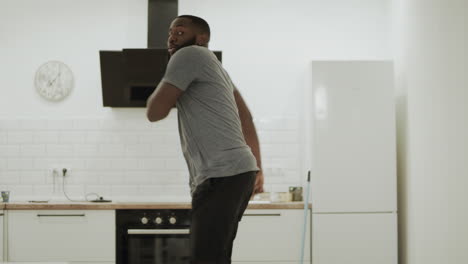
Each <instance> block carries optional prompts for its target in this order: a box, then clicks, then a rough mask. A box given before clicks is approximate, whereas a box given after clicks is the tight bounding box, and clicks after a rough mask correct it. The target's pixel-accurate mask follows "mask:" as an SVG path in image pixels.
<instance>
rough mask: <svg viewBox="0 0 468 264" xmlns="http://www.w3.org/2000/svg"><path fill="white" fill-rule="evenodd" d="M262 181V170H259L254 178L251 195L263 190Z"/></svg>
mask: <svg viewBox="0 0 468 264" xmlns="http://www.w3.org/2000/svg"><path fill="white" fill-rule="evenodd" d="M263 181H264V178H263V172H262V171H259V172H258V173H257V177H256V178H255V185H254V191H253V194H252V196H253V195H255V194H257V193H262V192H263Z"/></svg>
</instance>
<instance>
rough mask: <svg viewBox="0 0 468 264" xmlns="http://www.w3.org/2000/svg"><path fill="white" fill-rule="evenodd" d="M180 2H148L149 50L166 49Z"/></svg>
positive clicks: (151, 0) (158, 0)
mask: <svg viewBox="0 0 468 264" xmlns="http://www.w3.org/2000/svg"><path fill="white" fill-rule="evenodd" d="M177 1H178V0H148V48H166V47H167V44H166V43H167V34H164V33H167V30H168V29H169V26H170V25H171V22H172V20H174V19H175V18H176V17H177V13H178V2H177Z"/></svg>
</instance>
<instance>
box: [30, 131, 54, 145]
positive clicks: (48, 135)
mask: <svg viewBox="0 0 468 264" xmlns="http://www.w3.org/2000/svg"><path fill="white" fill-rule="evenodd" d="M59 134H60V133H59V132H58V131H34V134H33V142H34V143H35V144H41V143H42V144H48V143H59V138H60V136H59Z"/></svg>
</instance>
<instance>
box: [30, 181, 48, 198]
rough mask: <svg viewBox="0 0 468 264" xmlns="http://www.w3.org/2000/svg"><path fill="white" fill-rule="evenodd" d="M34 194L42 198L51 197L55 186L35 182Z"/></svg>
mask: <svg viewBox="0 0 468 264" xmlns="http://www.w3.org/2000/svg"><path fill="white" fill-rule="evenodd" d="M33 194H34V196H36V197H37V198H38V199H40V200H42V199H44V200H47V199H50V198H51V196H52V194H53V186H52V185H50V184H47V185H44V184H35V185H33Z"/></svg>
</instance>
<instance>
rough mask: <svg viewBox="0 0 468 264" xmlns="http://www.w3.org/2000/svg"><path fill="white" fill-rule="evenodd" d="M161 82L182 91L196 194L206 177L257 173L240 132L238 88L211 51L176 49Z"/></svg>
mask: <svg viewBox="0 0 468 264" xmlns="http://www.w3.org/2000/svg"><path fill="white" fill-rule="evenodd" d="M162 81H163V82H167V83H169V84H172V85H174V86H176V87H177V88H179V89H180V90H182V91H184V92H183V93H182V95H181V96H180V97H179V98H178V100H177V103H176V107H177V111H178V124H179V135H180V140H181V146H182V152H183V154H184V157H185V160H186V162H187V166H188V169H189V173H190V189H191V193H192V194H193V192H194V191H195V189H196V186H197V185H199V184H200V183H202V182H203V181H204V180H206V179H208V178H216V177H228V176H234V175H237V174H240V173H244V172H247V171H258V170H259V169H258V167H257V162H256V159H255V156H254V155H253V154H252V151H251V149H250V147H249V146H248V145H247V144H246V142H245V139H244V136H243V134H242V126H241V122H240V118H239V113H238V109H237V105H236V102H235V99H234V89H235V87H234V84H233V83H232V81H231V79H230V77H229V75H228V74H227V72H226V71H225V70H224V68H223V67H222V65H221V63H220V62H219V61H218V59H217V58H216V56H215V55H214V53H213V52H212V51H210V50H209V49H208V48H206V47H200V46H189V47H184V48H182V49H180V50H178V51H177V52H176V53H175V54H174V55H173V56H172V57H171V59H170V60H169V63H168V65H167V69H166V73H165V75H164V77H163V79H162Z"/></svg>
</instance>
